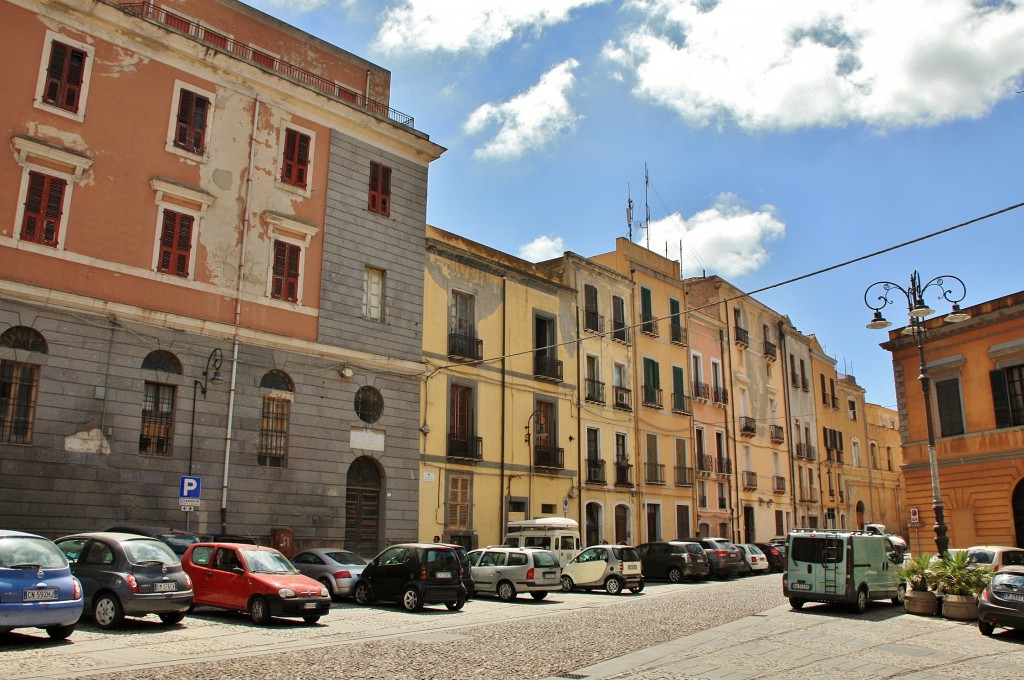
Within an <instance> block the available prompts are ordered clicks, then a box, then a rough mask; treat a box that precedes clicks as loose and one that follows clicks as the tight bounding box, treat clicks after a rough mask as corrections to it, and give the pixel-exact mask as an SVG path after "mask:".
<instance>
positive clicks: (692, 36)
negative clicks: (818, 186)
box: [604, 0, 1024, 130]
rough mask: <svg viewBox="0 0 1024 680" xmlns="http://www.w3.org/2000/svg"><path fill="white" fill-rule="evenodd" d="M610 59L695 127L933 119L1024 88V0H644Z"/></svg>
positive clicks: (901, 123) (980, 108) (964, 113)
mask: <svg viewBox="0 0 1024 680" xmlns="http://www.w3.org/2000/svg"><path fill="white" fill-rule="evenodd" d="M630 7H631V8H634V9H637V10H639V12H640V13H641V14H642V16H643V17H644V25H643V26H641V27H626V28H625V29H624V33H623V34H624V35H626V36H627V37H625V38H624V39H623V40H622V41H621V42H620V43H612V44H609V45H607V46H606V47H605V51H604V55H605V57H606V58H607V59H608V60H609V61H610V62H611V63H613V64H615V65H616V66H617V67H619V68H622V69H624V70H627V71H632V73H633V77H634V78H635V81H636V83H635V90H634V91H635V94H636V95H637V96H638V97H640V98H643V99H648V100H650V101H653V102H656V103H658V104H660V105H662V106H665V107H667V108H670V109H672V110H674V111H676V112H677V113H678V114H679V116H680V117H682V118H683V119H684V120H685V121H686V122H688V123H689V124H691V125H699V126H703V125H719V126H720V125H723V124H725V123H727V122H730V121H732V122H735V123H736V124H738V125H739V126H740V127H742V128H746V129H750V130H771V129H783V130H786V129H797V128H804V127H811V126H842V125H845V124H848V123H851V122H861V123H867V124H868V125H871V126H874V127H878V128H882V129H884V128H898V127H906V126H912V125H931V124H937V123H941V122H944V121H948V120H952V119H957V118H974V117H981V116H983V115H985V114H986V113H987V112H988V111H989V110H990V109H991V108H992V106H993V105H994V104H995V103H996V102H997V101H999V100H1000V99H1002V98H1005V97H1008V96H1012V94H1013V91H1014V90H1015V89H1020V87H1019V84H1020V79H1021V76H1022V74H1024V5H1022V3H1021V2H1020V1H1019V0H1006V1H1005V2H1001V1H1000V2H997V1H995V0H992V1H989V2H985V3H982V2H969V1H967V0H960V1H957V2H952V1H949V0H946V1H943V2H935V1H934V0H900V1H899V2H892V1H891V0H860V1H859V2H856V3H852V2H851V3H823V2H820V0H784V1H777V2H770V1H766V0H727V1H723V2H717V1H715V0H634V2H632V3H631V5H630Z"/></svg>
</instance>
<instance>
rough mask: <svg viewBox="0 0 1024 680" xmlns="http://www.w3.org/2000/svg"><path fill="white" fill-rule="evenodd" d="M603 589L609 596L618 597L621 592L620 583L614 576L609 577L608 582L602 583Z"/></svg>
mask: <svg viewBox="0 0 1024 680" xmlns="http://www.w3.org/2000/svg"><path fill="white" fill-rule="evenodd" d="M604 589H605V590H607V591H608V593H609V594H610V595H618V594H619V593H621V592H622V581H620V580H619V579H618V578H617V577H615V576H610V577H609V578H608V580H607V581H605V582H604Z"/></svg>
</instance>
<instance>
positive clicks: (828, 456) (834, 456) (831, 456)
mask: <svg viewBox="0 0 1024 680" xmlns="http://www.w3.org/2000/svg"><path fill="white" fill-rule="evenodd" d="M825 461H826V462H828V463H837V464H839V465H842V464H843V452H842V451H839V450H838V449H825Z"/></svg>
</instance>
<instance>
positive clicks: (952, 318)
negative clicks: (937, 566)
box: [864, 270, 970, 555]
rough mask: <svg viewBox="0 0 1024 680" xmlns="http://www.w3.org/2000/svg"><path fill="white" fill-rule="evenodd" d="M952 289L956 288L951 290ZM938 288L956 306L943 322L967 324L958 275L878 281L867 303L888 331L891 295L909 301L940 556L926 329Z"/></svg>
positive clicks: (941, 513) (942, 532) (943, 541)
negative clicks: (929, 294)
mask: <svg viewBox="0 0 1024 680" xmlns="http://www.w3.org/2000/svg"><path fill="white" fill-rule="evenodd" d="M949 286H952V288H950V287H949ZM933 287H934V288H937V289H938V291H939V297H940V298H941V299H944V300H945V301H946V302H949V303H951V304H952V305H953V310H952V311H951V312H950V313H949V314H948V315H947V316H946V317H945V318H944V319H943V321H945V322H946V323H959V322H961V321H966V320H967V319H969V318H970V315H968V314H966V313H964V312H963V311H961V309H960V304H959V303H960V301H961V300H963V299H964V297H966V296H967V287H966V286H965V285H964V282H963V281H961V280H960V279H959V278H957V277H955V276H950V275H949V274H944V275H942V276H936V277H935V278H934V279H932V280H930V281H928V282H927V283H925V284H922V283H921V275H920V274H919V273H918V272H917V270H914V273H913V274H911V275H910V285H909V286H908V287H907V288H903V287H902V286H899V285H898V284H895V283H892V282H891V281H876V282H875V283H872V284H871V285H870V286H868V288H867V290H865V291H864V304H865V305H867V306H868V308H869V309H872V310H874V312H875V314H874V317H873V318H872V319H871V322H870V323H869V324H868V325H867V327H868V328H871V329H873V330H875V329H883V328H888V327H889V326H891V325H892V324H891V323H889V322H888V321H886V319H885V317H883V316H882V309H883V308H884V307H886V306H887V305H890V304H894V303H895V302H898V301H899V298H898V297H897V298H896V300H895V301H893V300H890V299H889V296H890V294H893V292H894V291H897V292H899V293H901V294H902V295H903V297H904V298H905V299H906V302H907V315H908V317H909V319H910V321H909V324H908V325H907V326H906V327H905V328H904V329H903V331H902V334H903V335H907V336H912V337H913V338H914V342H915V343H916V344H917V353H918V357H919V360H920V362H921V374H920V376H918V380H920V381H921V391H922V393H923V394H924V420H925V425H926V427H927V428H928V469H929V471H930V472H931V478H932V479H931V481H932V508H933V509H934V511H935V527H934V528H935V547H936V548H937V549H938V551H939V554H940V555H945V554H946V552H947V550H948V549H949V537H948V536H947V535H946V531H947V530H948V527H946V518H945V509H944V507H943V505H942V494H941V492H940V490H939V464H938V461H937V460H936V457H935V425H934V423H933V420H932V386H931V377H930V376H929V375H928V364H927V362H926V361H925V358H924V340H925V336H926V334H927V329H926V328H925V326H924V321H925V317H928V316H931V315H932V314H934V313H935V310H933V309H931V308H929V307H928V305H926V304H925V302H924V293H925V291H926V290H928V289H929V288H933ZM874 295H877V298H876V299H877V303H876V304H872V296H874Z"/></svg>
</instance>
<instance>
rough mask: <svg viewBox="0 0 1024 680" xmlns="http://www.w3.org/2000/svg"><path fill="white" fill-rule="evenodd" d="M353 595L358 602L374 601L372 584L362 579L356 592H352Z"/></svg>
mask: <svg viewBox="0 0 1024 680" xmlns="http://www.w3.org/2000/svg"><path fill="white" fill-rule="evenodd" d="M352 597H353V598H355V601H356V604H359V605H367V604H370V603H371V602H373V593H371V592H370V586H369V584H367V583H366V582H364V581H360V582H359V583H357V584H356V589H355V592H353V593H352Z"/></svg>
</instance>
